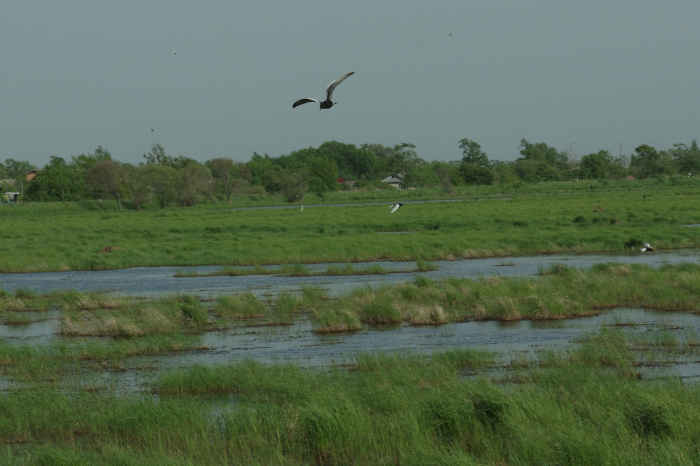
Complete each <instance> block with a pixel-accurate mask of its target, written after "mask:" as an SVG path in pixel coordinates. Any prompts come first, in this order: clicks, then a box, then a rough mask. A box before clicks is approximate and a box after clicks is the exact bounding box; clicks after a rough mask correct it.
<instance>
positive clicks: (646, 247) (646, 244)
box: [640, 241, 654, 252]
mask: <svg viewBox="0 0 700 466" xmlns="http://www.w3.org/2000/svg"><path fill="white" fill-rule="evenodd" d="M642 244H643V245H644V247H643V248H642V249H640V252H644V251H653V250H654V246H652V245H651V244H649V243H647V242H646V241H642Z"/></svg>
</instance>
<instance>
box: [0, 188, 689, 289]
mask: <svg viewBox="0 0 700 466" xmlns="http://www.w3.org/2000/svg"><path fill="white" fill-rule="evenodd" d="M589 185H591V183H585V186H584V183H561V182H552V183H543V184H540V185H522V184H520V185H517V184H516V185H498V186H490V187H489V186H483V187H474V188H469V189H466V188H465V189H463V190H462V191H461V194H460V196H461V197H462V198H464V197H465V196H466V197H467V198H471V199H472V200H467V201H463V202H437V203H427V204H407V205H404V207H403V208H402V209H401V210H399V211H398V212H396V213H395V214H392V215H388V205H383V204H380V205H369V206H349V207H334V206H326V207H317V208H309V209H305V210H304V211H299V210H296V209H260V210H235V211H232V210H230V208H229V207H228V206H222V205H220V204H217V205H213V204H208V205H199V206H197V207H195V208H168V209H164V210H158V211H154V210H144V211H138V212H137V211H129V210H125V211H116V210H113V211H108V210H104V209H105V208H108V207H109V205H110V204H109V202H103V203H101V204H103V205H100V203H97V202H74V203H67V204H65V205H64V204H61V203H33V204H27V205H16V206H2V212H3V216H2V218H3V226H6V227H5V228H3V231H2V233H0V271H3V272H36V271H49V270H54V271H59V270H98V269H117V268H126V267H136V266H161V265H168V266H176V267H185V266H195V265H222V266H241V265H265V264H302V263H318V262H340V263H349V262H367V261H382V260H398V261H416V260H421V259H422V260H430V261H432V260H439V259H453V258H472V257H488V256H509V255H525V254H539V253H563V252H578V253H581V252H599V251H629V252H634V251H637V252H638V248H636V247H634V246H633V245H634V244H636V243H635V241H648V242H650V243H652V244H653V245H654V246H656V247H657V248H658V249H664V248H692V247H697V246H698V245H700V237H698V231H697V229H693V228H686V227H683V226H682V225H684V224H693V223H700V210H698V209H697V198H698V195H699V194H700V189H699V188H700V182H698V181H697V180H695V179H694V178H686V179H668V180H665V179H659V180H644V181H619V182H604V183H597V182H594V183H593V185H594V188H595V189H593V190H591V189H590V188H589ZM642 186H644V187H645V189H644V190H641V189H640V188H641V187H642ZM584 188H585V189H584ZM496 193H502V194H505V195H507V196H509V197H511V199H510V200H489V201H473V199H474V198H475V197H479V196H490V195H493V194H496ZM423 194H425V197H422V199H435V198H438V197H441V196H444V195H439V194H438V191H430V190H425V191H422V190H414V191H401V192H399V191H394V192H385V191H381V192H377V193H374V192H364V193H351V192H346V193H334V194H333V196H334V197H333V201H334V202H348V201H353V200H355V199H356V202H361V201H371V200H372V199H371V197H372V196H374V197H375V198H377V196H379V197H382V199H376V200H381V201H383V202H387V204H388V203H391V202H394V201H397V200H401V199H403V198H404V197H409V198H411V197H412V198H419V199H420V198H421V197H420V196H421V195H423ZM643 194H644V195H645V196H646V197H644V198H643V197H642V195H643ZM389 196H390V197H389ZM263 199H267V198H263ZM246 202H249V201H246ZM250 202H252V201H250ZM266 203H267V202H266V201H265V200H262V201H260V202H258V203H257V204H258V205H265V204H266ZM253 204H255V203H254V202H253ZM598 206H600V207H601V208H602V209H604V210H600V209H598ZM90 209H97V210H92V211H91V210H90ZM399 231H401V232H404V231H410V232H412V233H410V234H401V235H381V234H378V233H380V232H399ZM107 246H118V247H120V248H124V249H123V250H113V251H112V252H110V253H105V254H100V253H99V252H100V251H101V250H102V249H103V248H105V247H107ZM0 278H1V277H0Z"/></svg>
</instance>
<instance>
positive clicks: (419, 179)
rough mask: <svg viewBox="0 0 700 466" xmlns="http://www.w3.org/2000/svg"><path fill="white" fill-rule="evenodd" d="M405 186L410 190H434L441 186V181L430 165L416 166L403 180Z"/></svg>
mask: <svg viewBox="0 0 700 466" xmlns="http://www.w3.org/2000/svg"><path fill="white" fill-rule="evenodd" d="M403 184H404V186H406V187H408V188H433V187H435V186H440V185H441V183H440V179H439V178H438V177H437V175H436V174H435V172H434V171H433V170H432V169H431V168H430V165H416V166H414V167H412V168H411V169H410V170H408V172H406V176H405V177H404V179H403Z"/></svg>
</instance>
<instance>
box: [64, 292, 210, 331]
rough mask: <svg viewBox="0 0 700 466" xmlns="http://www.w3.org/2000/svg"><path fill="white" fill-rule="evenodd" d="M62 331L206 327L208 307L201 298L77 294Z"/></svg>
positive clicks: (68, 305) (184, 329) (153, 329)
mask: <svg viewBox="0 0 700 466" xmlns="http://www.w3.org/2000/svg"><path fill="white" fill-rule="evenodd" d="M64 309H65V310H64V313H63V318H62V319H61V321H60V323H59V325H58V334H59V335H66V336H112V337H127V338H129V337H140V336H144V335H151V334H157V333H160V334H169V333H172V332H176V331H186V330H189V329H203V328H206V326H207V325H208V324H209V315H208V312H207V309H206V308H205V307H204V305H203V304H202V303H201V302H200V301H199V299H197V298H195V297H194V296H190V295H176V296H170V297H165V298H158V299H155V300H152V301H151V302H141V301H138V300H132V299H129V298H121V299H117V298H106V297H100V296H98V297H96V298H90V297H77V298H75V299H73V300H72V301H70V303H69V304H67V305H66V306H65V308H64Z"/></svg>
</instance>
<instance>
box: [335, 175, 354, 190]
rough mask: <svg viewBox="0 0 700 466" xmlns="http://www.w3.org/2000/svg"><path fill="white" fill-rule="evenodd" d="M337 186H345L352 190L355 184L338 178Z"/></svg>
mask: <svg viewBox="0 0 700 466" xmlns="http://www.w3.org/2000/svg"><path fill="white" fill-rule="evenodd" d="M338 184H342V185H345V186H347V187H349V188H354V187H355V182H354V181H347V180H344V179H342V178H341V177H338Z"/></svg>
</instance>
